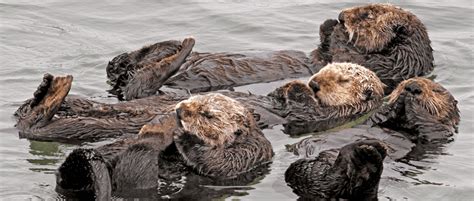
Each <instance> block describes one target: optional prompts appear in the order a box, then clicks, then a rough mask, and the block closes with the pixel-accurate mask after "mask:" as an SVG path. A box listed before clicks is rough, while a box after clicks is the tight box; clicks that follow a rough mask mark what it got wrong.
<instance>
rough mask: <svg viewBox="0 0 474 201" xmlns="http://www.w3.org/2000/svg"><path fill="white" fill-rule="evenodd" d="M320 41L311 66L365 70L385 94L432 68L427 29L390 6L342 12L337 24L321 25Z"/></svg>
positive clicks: (411, 16)
mask: <svg viewBox="0 0 474 201" xmlns="http://www.w3.org/2000/svg"><path fill="white" fill-rule="evenodd" d="M320 40H321V44H320V46H319V48H318V49H316V50H314V51H313V52H312V54H311V56H312V57H313V58H312V60H313V63H314V64H325V63H330V62H352V63H357V64H360V65H362V66H365V67H367V68H369V69H370V70H372V71H374V72H375V73H376V74H377V76H379V78H380V79H381V80H382V82H383V83H384V84H386V85H387V86H388V87H387V88H385V90H386V94H388V93H389V92H391V90H393V89H394V88H395V87H396V86H397V85H398V83H400V82H401V81H403V80H406V79H409V78H411V77H417V76H424V75H427V74H429V73H431V71H432V70H433V68H434V65H433V60H434V59H433V50H432V48H431V45H430V44H431V42H430V39H429V36H428V33H427V30H426V27H425V26H424V25H423V23H422V22H421V21H420V20H419V19H418V18H417V17H416V16H415V15H414V14H412V13H411V12H408V11H406V10H403V9H401V8H399V7H396V6H393V5H390V4H369V5H365V6H358V7H353V8H348V9H344V10H343V11H342V12H341V13H340V14H339V20H333V19H329V20H327V21H326V22H324V23H323V24H322V25H321V27H320Z"/></svg>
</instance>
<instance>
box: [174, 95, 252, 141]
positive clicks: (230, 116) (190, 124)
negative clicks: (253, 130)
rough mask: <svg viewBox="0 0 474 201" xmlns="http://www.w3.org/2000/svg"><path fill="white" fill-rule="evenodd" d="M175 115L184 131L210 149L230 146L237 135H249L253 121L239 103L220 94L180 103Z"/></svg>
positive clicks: (196, 97) (197, 97) (193, 97)
mask: <svg viewBox="0 0 474 201" xmlns="http://www.w3.org/2000/svg"><path fill="white" fill-rule="evenodd" d="M176 113H177V117H178V120H179V122H178V123H180V124H181V126H182V128H183V129H184V130H185V131H187V132H189V133H190V134H193V135H196V136H197V137H198V138H200V139H201V140H203V141H204V142H205V143H206V144H209V145H211V146H222V145H225V144H230V143H232V142H233V141H234V138H235V135H236V134H243V133H249V123H250V120H251V119H250V118H252V117H251V116H252V115H250V112H249V111H248V110H247V109H246V108H245V107H244V106H243V105H242V104H241V103H240V102H238V101H236V100H234V99H232V98H229V97H227V96H224V95H222V94H217V93H212V94H207V95H196V96H192V97H191V98H189V99H187V100H184V101H181V102H180V103H178V104H177V105H176Z"/></svg>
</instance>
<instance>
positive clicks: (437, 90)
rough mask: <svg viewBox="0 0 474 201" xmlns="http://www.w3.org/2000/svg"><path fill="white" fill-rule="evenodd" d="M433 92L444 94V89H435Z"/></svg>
mask: <svg viewBox="0 0 474 201" xmlns="http://www.w3.org/2000/svg"><path fill="white" fill-rule="evenodd" d="M432 91H433V92H435V93H443V90H442V89H437V88H434V89H433V90H432Z"/></svg>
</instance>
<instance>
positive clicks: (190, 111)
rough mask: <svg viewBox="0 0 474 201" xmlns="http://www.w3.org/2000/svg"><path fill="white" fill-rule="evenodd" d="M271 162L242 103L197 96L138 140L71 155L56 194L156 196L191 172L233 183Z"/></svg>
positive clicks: (221, 97)
mask: <svg viewBox="0 0 474 201" xmlns="http://www.w3.org/2000/svg"><path fill="white" fill-rule="evenodd" d="M272 157H273V151H272V146H271V144H270V142H269V141H268V140H267V139H266V138H265V136H264V135H263V133H262V132H261V130H260V129H259V128H258V127H257V126H256V122H255V120H254V119H253V116H252V114H251V113H250V111H249V110H248V109H246V108H245V107H244V106H243V105H242V104H241V103H239V102H238V101H236V100H234V99H231V98H229V97H226V96H224V95H221V94H212V93H211V94H206V95H196V96H192V97H190V98H189V99H187V100H184V101H181V102H180V103H178V104H177V105H176V106H175V113H171V114H170V115H162V116H159V117H158V118H157V119H156V120H155V121H154V122H152V123H149V124H147V125H145V126H144V127H143V128H142V129H141V131H140V133H139V135H138V136H137V137H136V138H129V139H125V140H120V141H117V142H114V143H112V144H108V145H103V146H101V147H98V148H95V149H82V148H80V149H77V150H74V151H73V152H72V153H71V154H70V155H69V156H68V157H67V158H66V160H65V162H64V163H63V164H62V165H61V166H60V167H59V169H58V178H57V189H58V191H59V192H61V193H63V194H65V195H72V196H84V195H88V194H93V195H94V196H96V197H99V198H101V197H103V198H105V197H110V194H111V192H112V193H113V194H115V195H117V194H118V195H124V196H130V193H131V192H134V191H135V194H136V191H138V192H145V191H147V190H150V191H153V192H154V193H156V192H157V189H158V188H159V187H161V188H162V187H163V186H162V185H163V184H160V182H161V183H163V182H165V181H162V180H169V179H172V178H173V177H178V176H180V175H186V174H188V173H189V172H192V173H195V174H197V175H200V176H204V177H210V178H215V179H217V180H225V179H236V178H237V177H239V175H242V174H244V173H248V172H250V171H253V170H255V169H257V168H259V167H261V166H264V165H265V164H268V163H269V162H270V161H271V159H272ZM247 177H248V175H247ZM253 179H255V178H253ZM247 180H249V181H248V182H250V181H252V179H249V178H247ZM132 194H134V193H132Z"/></svg>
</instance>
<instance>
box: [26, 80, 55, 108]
mask: <svg viewBox="0 0 474 201" xmlns="http://www.w3.org/2000/svg"><path fill="white" fill-rule="evenodd" d="M53 79H54V76H53V75H51V74H49V73H46V74H44V75H43V82H41V84H40V85H39V86H38V88H37V89H36V91H35V92H34V93H33V99H32V102H31V103H30V107H35V106H36V105H38V104H39V103H40V102H41V101H42V100H43V98H44V97H45V96H46V94H47V93H48V89H49V87H50V86H51V84H52V82H53Z"/></svg>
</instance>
